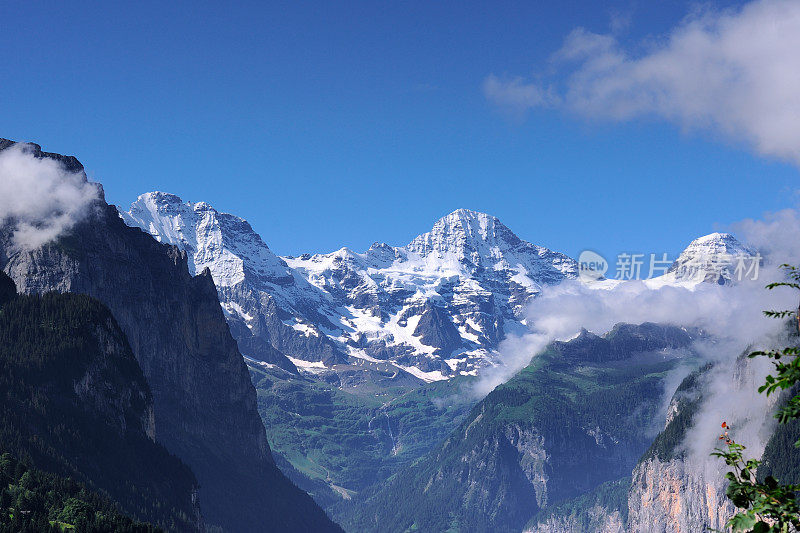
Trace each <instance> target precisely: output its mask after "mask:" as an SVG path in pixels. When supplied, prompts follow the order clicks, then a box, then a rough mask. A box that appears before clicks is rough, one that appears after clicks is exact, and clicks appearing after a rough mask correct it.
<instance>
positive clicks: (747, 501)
mask: <svg viewBox="0 0 800 533" xmlns="http://www.w3.org/2000/svg"><path fill="white" fill-rule="evenodd" d="M781 268H783V269H784V270H785V271H786V273H787V281H781V282H776V283H770V284H769V285H767V289H770V290H772V289H775V288H777V287H789V288H792V289H795V290H800V269H798V267H795V266H792V265H781ZM764 314H765V315H766V316H768V317H770V318H777V319H786V318H789V317H795V320H797V321H798V322H797V328H798V331H800V312H798V311H791V310H782V311H764ZM798 355H800V348H798V347H794V346H789V347H786V348H783V349H780V350H765V351H755V352H753V353H751V354H749V356H748V357H751V358H754V357H767V358H769V359H770V360H771V361H772V364H773V366H774V369H773V373H771V374H768V375H767V376H766V378H765V381H764V384H763V385H761V386H760V387H759V388H758V392H759V393H766V394H767V396H769V395H771V394H774V393H777V392H781V391H785V390H788V389H791V388H792V387H794V386H795V385H796V384H798V383H800V358H798V357H797V356H798ZM775 418H777V419H778V422H779V423H781V424H786V423H788V422H790V421H792V420H796V419H800V394H798V395H796V396H794V397H792V398H790V399H789V400H788V401H787V402H786V404H785V405H784V406H783V407H781V408H780V409H779V410H778V412H777V413H776V414H775ZM722 428H723V430H725V431H724V433H723V434H722V435H720V440H724V441H725V444H726V448H725V449H721V448H717V449H716V451H715V452H714V453H712V455H713V456H716V457H721V458H722V459H724V460H725V463H726V464H727V465H728V466H729V467H731V470H730V471H729V472H728V473H726V474H725V477H726V478H727V479H728V480H729V482H730V483H729V485H728V488H727V491H726V495H727V496H728V498H729V499H730V500H731V501H732V502H733V504H734V505H735V506H736V507H737V508H739V509H741V510H740V511H739V512H738V513H736V514H735V515H734V516H733V517H732V518H731V519H730V520H729V521H728V524H727V525H728V527H729V528H730V529H731V530H732V531H734V532H737V533H739V532H752V533H789V532H791V531H800V506H798V503H797V494H798V492H800V485H792V484H781V483H780V482H779V481H778V480H777V479H775V478H774V477H772V476H766V477H765V478H764V479H763V481H759V480H758V478H757V477H756V471H757V469H758V467H759V465H760V464H761V461H759V460H756V459H745V457H744V450H745V447H744V446H743V445H741V444H739V443H737V442H735V441H734V440H733V438H732V437H730V436H729V433H730V431H729V428H728V425H727V423H725V422H723V423H722ZM795 446H796V447H800V440H798V441H797V442H796V443H795Z"/></svg>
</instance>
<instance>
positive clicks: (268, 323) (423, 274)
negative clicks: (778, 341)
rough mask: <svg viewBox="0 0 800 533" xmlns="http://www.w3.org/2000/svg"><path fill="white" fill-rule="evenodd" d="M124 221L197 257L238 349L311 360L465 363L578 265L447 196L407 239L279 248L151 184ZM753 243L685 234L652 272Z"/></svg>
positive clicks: (427, 373)
mask: <svg viewBox="0 0 800 533" xmlns="http://www.w3.org/2000/svg"><path fill="white" fill-rule="evenodd" d="M120 215H121V216H122V218H123V220H124V221H125V222H126V223H127V224H128V225H130V226H134V227H139V228H141V229H143V230H144V231H146V232H148V233H150V234H151V235H153V236H154V237H155V238H156V240H158V241H160V242H165V243H169V244H173V245H176V246H178V247H180V248H181V249H183V250H186V252H187V255H188V257H189V264H190V269H193V271H194V272H196V273H199V272H201V271H202V270H203V269H205V268H209V269H210V271H211V275H212V276H213V278H214V281H215V283H216V285H217V292H218V295H219V299H220V302H221V304H222V307H223V309H224V310H225V313H226V317H227V319H228V323H229V324H230V327H231V331H232V332H233V334H234V336H235V337H236V339H237V341H238V343H239V347H240V349H241V350H242V353H244V354H245V355H246V356H247V357H250V358H253V359H256V360H259V361H264V362H267V363H270V364H276V365H278V366H280V367H282V368H284V369H290V370H291V369H292V368H293V367H301V368H303V369H304V370H308V371H314V368H315V367H316V368H319V366H318V365H317V363H318V362H322V363H323V364H324V365H325V366H328V367H331V366H335V365H336V364H345V363H348V362H353V361H354V360H356V361H359V360H360V361H368V362H372V363H391V364H392V365H394V366H395V367H396V368H398V369H400V370H402V371H405V372H409V373H411V374H413V375H414V376H416V377H418V378H421V379H423V380H425V381H434V380H439V379H447V378H450V377H452V376H455V375H474V374H475V373H476V372H477V371H478V370H479V369H480V368H482V367H485V366H488V365H491V364H493V363H495V362H496V358H495V356H496V350H497V348H498V345H499V343H500V341H502V340H503V339H504V338H505V337H506V336H507V335H508V334H510V333H519V332H523V331H525V330H526V328H525V325H524V323H525V316H524V310H525V307H526V305H527V304H528V303H529V302H530V301H531V299H533V298H535V297H536V296H537V295H538V294H540V293H541V291H542V290H543V288H544V287H547V286H552V285H556V284H558V283H560V282H562V281H564V280H574V279H577V277H578V264H577V262H576V261H575V260H573V259H571V258H570V257H568V256H566V255H565V254H562V253H559V252H554V251H552V250H548V249H547V248H544V247H541V246H537V245H535V244H531V243H529V242H527V241H524V240H522V239H520V238H519V237H518V236H517V235H516V234H514V232H513V231H511V230H510V229H509V228H508V227H506V226H505V225H504V224H503V223H502V222H500V220H498V219H497V218H495V217H493V216H491V215H487V214H485V213H478V212H475V211H470V210H467V209H459V210H457V211H454V212H452V213H450V214H449V215H447V216H445V217H443V218H441V219H440V220H439V221H437V222H436V223H435V224H434V226H433V228H432V229H431V231H429V232H427V233H424V234H422V235H419V236H418V237H416V238H415V239H413V240H412V241H411V242H410V243H409V244H408V245H406V246H401V247H396V246H390V245H388V244H384V243H375V244H373V245H372V246H371V247H370V248H369V249H368V250H367V251H366V252H363V253H358V252H354V251H352V250H350V249H348V248H342V249H340V250H337V251H335V252H332V253H328V254H314V255H311V254H303V255H301V256H299V257H278V256H276V255H275V254H274V253H272V251H271V250H270V249H269V247H268V246H267V244H266V243H265V242H264V239H262V237H261V236H260V235H258V234H257V233H256V232H255V231H254V230H253V228H252V227H251V226H250V224H248V223H247V221H245V220H244V219H241V218H239V217H236V216H234V215H230V214H227V213H220V212H218V211H216V210H215V209H214V208H213V207H212V206H211V205H210V204H208V203H206V202H198V203H192V202H184V201H182V200H181V199H180V198H179V197H177V196H175V195H173V194H167V193H163V192H150V193H146V194H143V195H141V196H139V198H138V199H137V200H136V201H135V202H134V203H133V204H131V206H130V208H129V209H128V210H127V211H123V210H121V211H120ZM742 253H746V254H751V253H752V251H751V250H750V249H749V248H747V247H746V246H745V245H743V244H741V243H740V242H739V241H737V240H736V238H735V237H733V236H732V235H730V234H723V233H714V234H711V235H707V236H705V237H701V238H699V239H696V240H695V241H693V242H692V243H691V244H690V245H689V246H688V247H687V248H686V250H685V251H684V252H683V253H682V254H681V255H680V257H679V258H678V259H677V260H676V261H675V263H674V264H673V265H672V267H671V268H670V269H669V272H667V273H666V274H665V275H663V276H661V277H660V278H657V279H654V280H650V281H649V282H648V283H650V284H653V285H660V284H665V283H669V284H683V285H691V284H692V283H696V282H699V281H708V282H715V283H716V282H718V281H721V282H722V283H725V282H726V279H721V275H720V274H719V273H714V272H711V271H708V269H709V268H710V267H713V265H710V264H709V263H708V262H706V263H701V262H699V260H700V259H701V258H703V257H705V256H709V257H712V256H713V257H719V256H722V255H723V254H727V256H730V257H734V256H736V255H737V254H742Z"/></svg>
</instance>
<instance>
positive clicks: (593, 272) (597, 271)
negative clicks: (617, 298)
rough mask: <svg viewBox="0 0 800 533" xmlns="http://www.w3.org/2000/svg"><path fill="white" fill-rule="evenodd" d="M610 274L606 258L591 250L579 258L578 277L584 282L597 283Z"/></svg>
mask: <svg viewBox="0 0 800 533" xmlns="http://www.w3.org/2000/svg"><path fill="white" fill-rule="evenodd" d="M606 272H608V261H606V259H605V257H603V256H602V255H600V254H598V253H597V252H593V251H591V250H584V251H582V252H581V255H579V256H578V277H580V279H581V280H582V281H597V280H599V279H602V278H603V275H604V274H605V273H606Z"/></svg>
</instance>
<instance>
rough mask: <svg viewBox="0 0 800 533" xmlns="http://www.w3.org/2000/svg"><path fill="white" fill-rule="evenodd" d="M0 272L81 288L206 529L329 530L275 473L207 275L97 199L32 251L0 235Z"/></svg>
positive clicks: (23, 281)
mask: <svg viewBox="0 0 800 533" xmlns="http://www.w3.org/2000/svg"><path fill="white" fill-rule="evenodd" d="M6 145H7V144H6ZM31 146H32V147H31V152H32V155H33V156H34V157H37V158H41V157H50V155H49V154H46V153H43V152H41V150H40V149H39V147H38V146H35V145H31ZM73 159H74V158H73ZM70 161H73V160H72V159H70ZM78 165H79V163H77V161H73V163H72V168H71V170H76V171H80V170H79V168H80V167H79V166H78ZM0 266H1V267H2V268H3V270H5V271H6V272H7V273H8V274H9V275H10V276H11V277H12V278H13V279H14V280H15V282H16V283H17V286H18V288H19V290H20V291H21V292H25V293H42V292H47V291H53V290H54V291H59V292H76V293H83V294H88V295H91V296H93V297H95V298H97V299H98V300H100V301H101V302H103V303H104V304H106V305H107V306H108V307H109V309H110V310H111V312H112V313H113V315H114V317H115V318H116V320H117V321H118V322H119V324H120V326H121V327H122V330H123V331H124V332H125V334H126V336H127V337H128V340H129V341H130V345H131V347H132V349H133V353H134V354H135V355H136V358H137V360H138V362H139V365H140V366H141V368H142V371H143V372H144V375H145V377H146V378H147V381H148V384H149V385H150V388H151V390H152V393H153V399H154V402H153V404H154V418H155V436H156V439H157V440H158V441H159V442H161V443H162V444H164V445H165V446H166V447H167V449H169V450H170V451H171V452H172V453H174V454H175V455H177V456H178V457H180V458H181V459H183V460H184V461H185V462H186V463H187V464H188V465H189V466H191V467H192V469H193V470H194V472H195V474H196V475H197V477H198V480H199V481H200V485H201V494H200V496H201V502H202V505H203V509H204V513H205V516H206V519H207V521H208V522H209V523H210V524H219V525H222V526H223V527H226V528H229V529H231V530H239V531H241V530H263V529H264V528H267V529H268V528H270V527H274V528H281V527H283V528H284V529H303V528H306V527H310V526H311V525H316V526H317V527H319V528H321V529H323V530H324V529H334V526H333V525H332V524H331V523H330V522H328V521H327V519H326V518H325V516H324V514H323V513H322V512H321V510H319V509H318V508H317V507H316V506H315V505H314V504H313V502H312V501H311V500H310V498H309V497H308V496H307V495H306V494H304V493H301V492H300V491H299V490H298V489H296V488H295V487H293V486H292V485H291V484H290V483H289V482H288V481H287V480H286V479H285V478H284V477H283V476H282V475H281V474H280V473H279V472H278V471H277V469H276V467H275V465H274V463H273V461H272V457H271V454H270V451H269V447H268V445H267V441H266V437H265V433H264V427H263V425H262V422H261V420H260V418H259V416H258V413H257V410H256V398H255V392H254V390H253V387H252V384H251V383H250V379H249V375H248V372H247V369H246V367H245V364H244V362H243V360H242V357H241V354H240V353H239V351H238V350H237V346H236V342H235V341H234V339H233V338H232V337H231V334H230V331H229V329H228V326H227V323H226V321H225V318H224V315H223V313H222V310H221V309H220V306H219V302H218V300H217V291H216V287H215V285H214V281H213V279H212V276H211V273H210V272H209V271H208V270H203V271H201V272H200V273H199V274H198V275H197V276H196V277H193V276H192V275H191V274H190V273H189V271H188V268H187V256H186V252H185V251H183V250H180V249H178V248H175V247H172V246H167V245H164V244H160V243H158V242H156V241H155V240H154V239H153V238H152V237H151V236H150V235H149V234H146V233H143V232H142V231H140V230H139V229H135V228H130V227H128V226H126V225H125V224H124V223H123V221H122V220H121V219H120V218H119V215H118V213H117V211H116V209H115V208H114V207H113V206H109V205H107V204H106V203H105V201H104V200H103V199H102V198H100V199H99V200H97V201H96V202H95V203H94V205H92V207H91V209H90V210H89V212H88V213H87V214H86V217H85V218H84V219H83V220H82V221H80V222H79V223H78V224H77V225H75V227H74V228H72V230H71V231H70V232H69V233H68V234H66V235H63V236H61V237H60V238H59V239H58V240H56V241H55V242H51V243H49V244H46V245H44V246H42V247H39V248H37V249H34V250H19V249H16V248H15V247H14V246H13V242H12V235H11V231H10V229H9V228H8V227H3V228H0Z"/></svg>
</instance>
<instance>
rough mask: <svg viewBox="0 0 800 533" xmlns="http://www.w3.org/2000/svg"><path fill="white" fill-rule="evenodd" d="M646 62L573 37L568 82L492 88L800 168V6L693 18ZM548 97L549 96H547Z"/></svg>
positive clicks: (648, 50) (642, 56)
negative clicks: (696, 132) (662, 127)
mask: <svg viewBox="0 0 800 533" xmlns="http://www.w3.org/2000/svg"><path fill="white" fill-rule="evenodd" d="M643 47H644V48H645V52H644V53H635V52H633V51H631V50H630V49H626V47H625V46H623V44H621V43H620V41H619V40H617V38H616V37H614V36H613V35H600V34H596V33H592V32H589V31H587V30H585V29H577V30H575V31H573V32H572V33H571V34H570V35H569V36H568V37H567V39H566V41H565V44H564V46H563V48H562V49H561V50H560V51H559V52H558V53H556V54H555V55H554V57H553V59H554V61H555V62H556V64H557V65H559V66H560V67H561V68H562V69H563V70H562V73H563V75H564V80H563V82H556V81H555V80H552V81H551V82H550V83H549V84H543V83H539V82H536V81H534V82H530V83H526V82H525V81H523V80H522V79H520V78H513V79H506V80H501V79H499V78H497V77H496V76H494V75H491V76H489V77H488V78H487V79H486V81H485V82H484V93H485V94H486V97H487V98H488V99H489V100H490V101H492V102H493V103H495V104H497V105H499V106H501V107H513V108H515V109H517V110H520V109H523V108H524V109H530V108H534V107H541V106H554V107H558V108H562V109H567V110H570V111H573V112H576V113H578V114H580V115H582V116H586V117H591V118H602V119H612V120H628V119H632V118H636V117H641V116H655V117H659V118H662V119H666V120H669V121H672V122H675V123H677V124H679V125H681V126H682V127H685V128H703V129H707V130H711V131H714V132H716V133H719V134H722V135H724V136H726V137H728V138H730V139H732V140H734V141H737V142H744V143H746V144H748V145H749V146H750V147H751V148H752V149H753V150H754V151H755V152H757V153H758V154H760V155H763V156H769V157H775V158H779V159H783V160H787V161H791V162H793V163H795V164H797V165H800V98H798V94H800V61H798V55H797V54H798V52H797V51H798V50H800V2H797V1H796V0H759V1H755V2H751V3H749V4H747V5H745V6H744V7H742V8H740V9H738V10H730V11H723V12H708V11H706V12H703V13H701V14H696V15H692V16H690V17H688V18H687V19H685V20H684V21H683V22H682V23H681V24H680V25H678V26H677V27H675V28H674V29H673V30H672V31H671V32H670V33H669V34H668V35H667V36H665V37H664V38H663V39H661V40H659V41H657V42H656V44H650V45H649V46H646V45H643ZM542 95H549V96H548V97H544V96H542Z"/></svg>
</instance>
